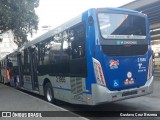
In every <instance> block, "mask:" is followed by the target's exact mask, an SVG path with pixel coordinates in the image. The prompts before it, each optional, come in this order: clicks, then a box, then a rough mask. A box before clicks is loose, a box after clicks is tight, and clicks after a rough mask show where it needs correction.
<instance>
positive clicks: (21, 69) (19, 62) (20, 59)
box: [17, 54, 24, 87]
mask: <svg viewBox="0 0 160 120" xmlns="http://www.w3.org/2000/svg"><path fill="white" fill-rule="evenodd" d="M17 61H18V73H19V79H17V83H18V86H19V87H22V86H23V85H24V81H23V68H22V54H18V55H17Z"/></svg>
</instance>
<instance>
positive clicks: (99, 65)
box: [91, 9, 153, 104]
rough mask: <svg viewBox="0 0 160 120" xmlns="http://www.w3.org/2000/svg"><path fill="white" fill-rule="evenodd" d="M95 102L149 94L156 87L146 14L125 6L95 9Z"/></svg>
mask: <svg viewBox="0 0 160 120" xmlns="http://www.w3.org/2000/svg"><path fill="white" fill-rule="evenodd" d="M95 13H96V19H94V22H96V23H95V24H97V26H96V25H95V34H96V36H95V40H96V42H95V48H94V52H95V53H94V54H95V55H94V57H93V58H92V61H93V69H94V74H95V81H96V84H92V88H91V89H92V99H93V104H99V103H103V102H110V101H117V100H122V99H128V98H132V97H138V96H142V95H147V94H150V93H152V91H153V74H152V73H153V71H152V69H153V68H152V52H151V46H150V34H149V23H148V19H147V16H146V15H144V14H142V13H139V12H136V11H128V10H124V9H95Z"/></svg>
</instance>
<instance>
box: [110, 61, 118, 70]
mask: <svg viewBox="0 0 160 120" xmlns="http://www.w3.org/2000/svg"><path fill="white" fill-rule="evenodd" d="M109 64H110V65H109V67H110V69H118V66H119V60H110V62H109Z"/></svg>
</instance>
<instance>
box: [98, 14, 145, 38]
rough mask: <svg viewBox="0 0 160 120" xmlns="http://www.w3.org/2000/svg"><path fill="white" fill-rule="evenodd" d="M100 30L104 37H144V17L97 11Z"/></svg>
mask: <svg viewBox="0 0 160 120" xmlns="http://www.w3.org/2000/svg"><path fill="white" fill-rule="evenodd" d="M98 21H99V27H100V32H101V35H102V37H103V38H105V39H117V38H118V39H145V38H146V22H145V17H141V16H135V15H128V14H116V13H98Z"/></svg>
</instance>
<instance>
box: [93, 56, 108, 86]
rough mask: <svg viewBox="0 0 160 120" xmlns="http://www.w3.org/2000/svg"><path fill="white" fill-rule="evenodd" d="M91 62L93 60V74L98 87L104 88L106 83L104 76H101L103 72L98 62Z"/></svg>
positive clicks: (94, 60)
mask: <svg viewBox="0 0 160 120" xmlns="http://www.w3.org/2000/svg"><path fill="white" fill-rule="evenodd" d="M92 60H93V66H94V73H95V77H96V81H97V83H98V84H100V85H103V86H106V82H105V79H104V75H103V71H102V67H101V64H100V62H99V61H98V60H96V59H94V58H93V59H92Z"/></svg>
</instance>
